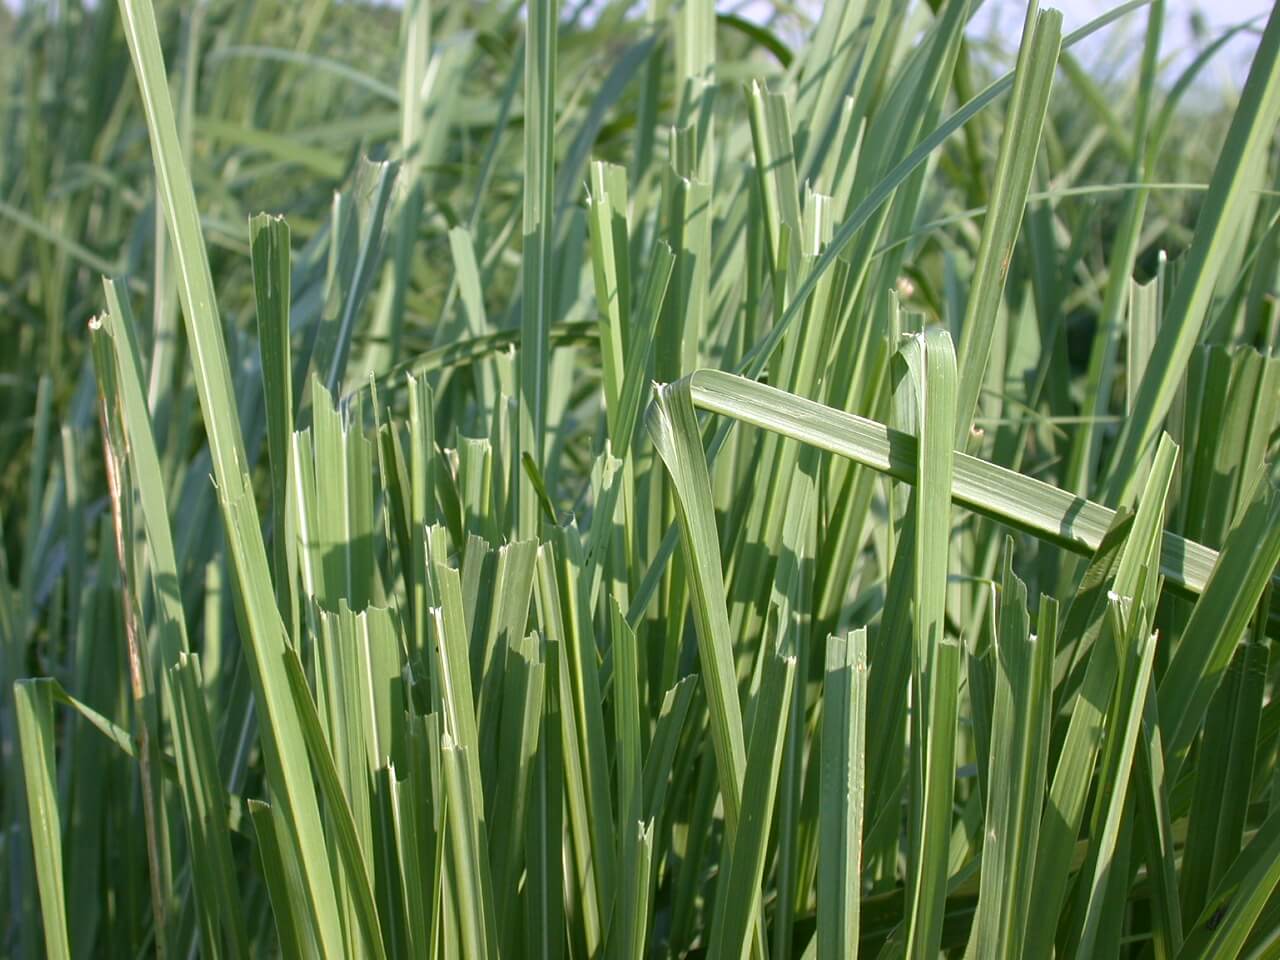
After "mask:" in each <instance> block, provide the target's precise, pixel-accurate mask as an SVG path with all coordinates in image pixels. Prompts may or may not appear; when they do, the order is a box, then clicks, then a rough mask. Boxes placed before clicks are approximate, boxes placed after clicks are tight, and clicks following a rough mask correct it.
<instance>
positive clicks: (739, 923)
mask: <svg viewBox="0 0 1280 960" xmlns="http://www.w3.org/2000/svg"><path fill="white" fill-rule="evenodd" d="M766 656H767V658H768V659H767V660H766V662H765V667H764V678H763V680H762V681H761V685H760V692H759V694H758V695H757V697H756V700H755V702H754V704H753V708H752V713H753V720H752V724H751V748H750V754H749V756H748V758H747V770H746V779H745V781H744V785H743V802H742V811H741V820H740V821H739V824H738V827H739V829H738V830H737V832H736V833H735V834H734V836H733V845H732V850H731V852H730V854H729V860H728V862H729V868H728V875H727V877H726V878H725V881H724V884H725V886H724V888H723V889H722V890H721V891H720V894H719V896H718V897H717V898H716V902H717V907H716V923H715V927H714V929H713V932H712V934H711V955H712V956H716V957H737V958H738V960H743V958H745V957H746V956H747V955H748V952H749V950H750V949H751V946H752V939H751V931H752V930H753V929H754V928H755V925H756V923H757V920H758V917H757V915H756V911H757V910H758V909H759V906H758V905H759V903H760V896H759V887H760V877H761V874H762V872H763V870H764V860H765V852H766V845H767V843H768V840H769V831H770V829H771V827H772V822H773V805H774V799H775V797H776V796H777V792H778V771H779V769H780V768H781V765H782V746H783V744H784V743H785V742H786V736H785V731H786V718H787V714H788V708H789V704H790V700H791V696H792V690H793V686H794V681H795V666H796V661H795V657H784V656H781V655H780V654H777V653H770V654H766Z"/></svg>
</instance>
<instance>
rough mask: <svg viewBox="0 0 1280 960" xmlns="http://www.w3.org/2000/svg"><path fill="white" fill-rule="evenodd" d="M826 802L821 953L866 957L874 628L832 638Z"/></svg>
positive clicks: (826, 687)
mask: <svg viewBox="0 0 1280 960" xmlns="http://www.w3.org/2000/svg"><path fill="white" fill-rule="evenodd" d="M822 696H823V705H822V744H821V751H822V756H821V764H822V774H821V783H822V786H821V791H822V792H821V796H820V798H819V801H818V891H817V893H818V903H817V920H818V932H817V941H818V955H819V956H821V957H848V958H850V960H853V958H856V957H857V955H858V935H859V922H858V921H859V907H860V905H861V901H862V896H861V894H862V891H861V886H862V819H863V804H864V789H865V785H866V781H865V779H864V776H863V768H864V750H865V739H866V721H867V717H866V708H867V633H866V630H865V628H864V629H861V630H856V631H854V632H853V633H852V634H850V635H849V636H848V637H835V636H833V637H831V638H830V639H828V640H827V650H826V672H825V674H824V676H823V684H822Z"/></svg>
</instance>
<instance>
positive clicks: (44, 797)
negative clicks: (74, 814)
mask: <svg viewBox="0 0 1280 960" xmlns="http://www.w3.org/2000/svg"><path fill="white" fill-rule="evenodd" d="M13 698H14V705H15V708H16V709H15V712H16V713H17V716H18V732H19V736H20V738H21V744H22V771H23V777H24V779H25V780H26V787H27V811H28V814H29V822H30V824H31V847H32V852H33V854H34V855H35V861H36V880H37V882H38V884H39V887H40V914H41V918H42V919H43V921H44V942H45V951H46V953H47V954H48V956H50V957H53V958H58V960H69V958H70V957H71V944H70V941H69V939H68V937H67V902H66V890H65V885H64V883H63V876H62V818H61V816H60V815H59V813H58V790H57V766H56V763H55V761H54V754H53V741H54V728H53V695H52V689H51V681H49V680H19V681H18V682H17V683H15V684H14V685H13Z"/></svg>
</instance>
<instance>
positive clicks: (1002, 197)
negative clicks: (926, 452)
mask: <svg viewBox="0 0 1280 960" xmlns="http://www.w3.org/2000/svg"><path fill="white" fill-rule="evenodd" d="M1036 8H1037V4H1036V3H1035V2H1034V0H1033V2H1032V3H1030V4H1028V5H1027V13H1026V25H1025V26H1024V27H1023V39H1022V45H1021V47H1020V48H1019V50H1018V64H1017V66H1016V67H1015V69H1014V81H1013V94H1012V96H1011V99H1010V102H1009V116H1008V118H1007V119H1006V121H1005V123H1004V125H1003V127H1002V129H1001V134H1000V153H999V157H998V159H997V160H996V170H995V182H994V183H993V184H992V187H991V200H990V203H989V204H988V206H987V215H986V218H985V219H984V220H983V222H982V242H981V245H980V246H979V248H978V260H977V263H976V264H975V265H974V279H973V283H972V285H971V286H970V289H969V302H968V305H967V306H966V308H965V314H964V322H963V324H962V326H961V328H960V329H961V337H960V358H959V365H960V386H959V399H958V403H959V407H958V409H957V415H956V430H957V445H958V446H963V444H964V442H965V439H966V438H967V437H968V434H969V429H970V427H971V425H972V420H973V417H974V414H975V413H976V412H977V410H978V393H979V391H980V390H981V388H982V385H983V382H984V380H985V378H986V371H987V363H988V359H989V357H990V356H991V341H992V336H993V334H994V331H995V321H996V313H997V311H998V309H999V305H1000V300H1001V297H1002V295H1003V293H1004V283H1005V277H1006V276H1007V275H1008V271H1009V261H1010V259H1011V258H1012V257H1013V247H1014V243H1015V242H1016V241H1017V239H1018V228H1019V226H1020V225H1021V223H1022V213H1023V210H1024V208H1025V207H1026V203H1027V191H1028V190H1029V189H1030V187H1031V172H1032V170H1033V169H1034V168H1035V161H1036V153H1037V151H1038V149H1039V145H1040V132H1041V129H1042V128H1043V126H1044V121H1045V114H1046V113H1047V111H1048V108H1049V90H1050V87H1051V86H1052V84H1053V75H1054V72H1055V70H1056V68H1057V64H1058V49H1059V47H1060V45H1061V30H1062V14H1061V13H1059V12H1058V11H1056V10H1046V11H1045V12H1043V13H1037V10H1036Z"/></svg>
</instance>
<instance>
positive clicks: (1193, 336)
mask: <svg viewBox="0 0 1280 960" xmlns="http://www.w3.org/2000/svg"><path fill="white" fill-rule="evenodd" d="M1277 121H1280V10H1277V9H1275V8H1273V9H1272V11H1271V16H1270V18H1269V20H1268V22H1267V27H1266V29H1265V30H1264V31H1263V34H1262V39H1261V41H1260V42H1259V45H1258V52H1257V54H1256V55H1255V57H1254V59H1253V63H1252V66H1251V67H1250V68H1249V76H1248V79H1247V80H1246V81H1245V85H1244V90H1243V92H1242V93H1241V95H1240V104H1239V106H1237V108H1236V112H1235V114H1234V116H1233V117H1232V119H1231V129H1230V130H1229V131H1228V133H1227V139H1226V142H1225V143H1224V144H1223V147H1222V152H1221V154H1220V155H1219V158H1218V163H1217V166H1216V167H1215V168H1214V171H1213V179H1212V180H1211V181H1210V183H1209V192H1208V194H1207V195H1206V196H1205V199H1204V204H1203V206H1202V207H1201V208H1200V214H1199V217H1198V218H1197V220H1196V232H1195V235H1194V237H1193V238H1192V242H1191V247H1190V249H1188V251H1187V253H1186V255H1185V257H1184V261H1183V262H1182V263H1181V264H1180V265H1179V269H1178V280H1177V282H1176V283H1175V284H1174V287H1173V291H1172V293H1171V294H1170V298H1169V305H1168V307H1167V308H1166V309H1165V316H1164V320H1163V323H1162V325H1161V334H1160V337H1159V338H1158V340H1157V341H1156V349H1155V352H1154V353H1153V354H1152V356H1151V357H1150V359H1149V361H1148V363H1147V374H1146V376H1144V377H1143V379H1142V385H1141V387H1139V390H1138V395H1137V397H1136V400H1135V403H1134V406H1133V410H1132V411H1131V412H1130V414H1129V416H1128V417H1127V418H1126V419H1125V421H1124V425H1123V427H1122V430H1121V434H1120V438H1119V440H1118V441H1117V444H1116V448H1115V450H1114V452H1113V454H1112V457H1111V466H1110V468H1109V471H1108V481H1107V487H1106V490H1107V496H1108V499H1110V500H1113V501H1122V500H1123V499H1124V497H1125V494H1126V493H1128V492H1130V491H1132V490H1134V489H1136V485H1137V483H1138V480H1139V479H1140V478H1139V477H1138V475H1137V474H1136V473H1135V472H1134V471H1133V470H1132V469H1131V468H1132V465H1133V464H1136V463H1138V462H1139V458H1140V457H1141V455H1142V453H1143V451H1144V450H1146V448H1147V447H1148V445H1149V444H1150V443H1151V442H1152V441H1153V440H1154V439H1155V436H1156V433H1157V431H1158V430H1159V429H1160V424H1161V422H1162V421H1163V420H1164V418H1165V415H1166V414H1167V413H1168V412H1169V408H1170V406H1171V404H1172V403H1173V397H1174V393H1175V391H1176V390H1177V388H1178V384H1179V382H1180V381H1181V380H1182V377H1183V375H1184V373H1185V371H1186V366H1187V361H1188V359H1189V358H1190V356H1191V350H1192V348H1193V347H1194V346H1195V344H1196V341H1197V340H1198V339H1199V337H1200V332H1201V328H1202V326H1203V324H1204V321H1205V317H1206V313H1207V311H1208V308H1209V302H1210V298H1211V297H1212V296H1213V291H1214V288H1215V287H1216V286H1217V284H1218V279H1219V273H1220V271H1221V269H1222V267H1223V265H1224V263H1225V262H1226V257H1227V252H1228V251H1227V247H1228V244H1229V243H1230V239H1231V237H1232V236H1233V233H1234V231H1236V230H1237V229H1238V219H1239V217H1240V214H1241V211H1242V209H1243V204H1244V203H1245V202H1246V200H1247V199H1248V197H1247V183H1246V181H1247V179H1248V177H1247V174H1248V172H1249V171H1250V170H1251V169H1252V168H1253V166H1254V165H1255V164H1256V163H1257V161H1258V158H1259V156H1260V155H1261V154H1262V152H1263V151H1265V150H1266V149H1267V148H1268V144H1270V142H1271V139H1272V136H1273V134H1274V132H1275V128H1276V123H1277Z"/></svg>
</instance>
